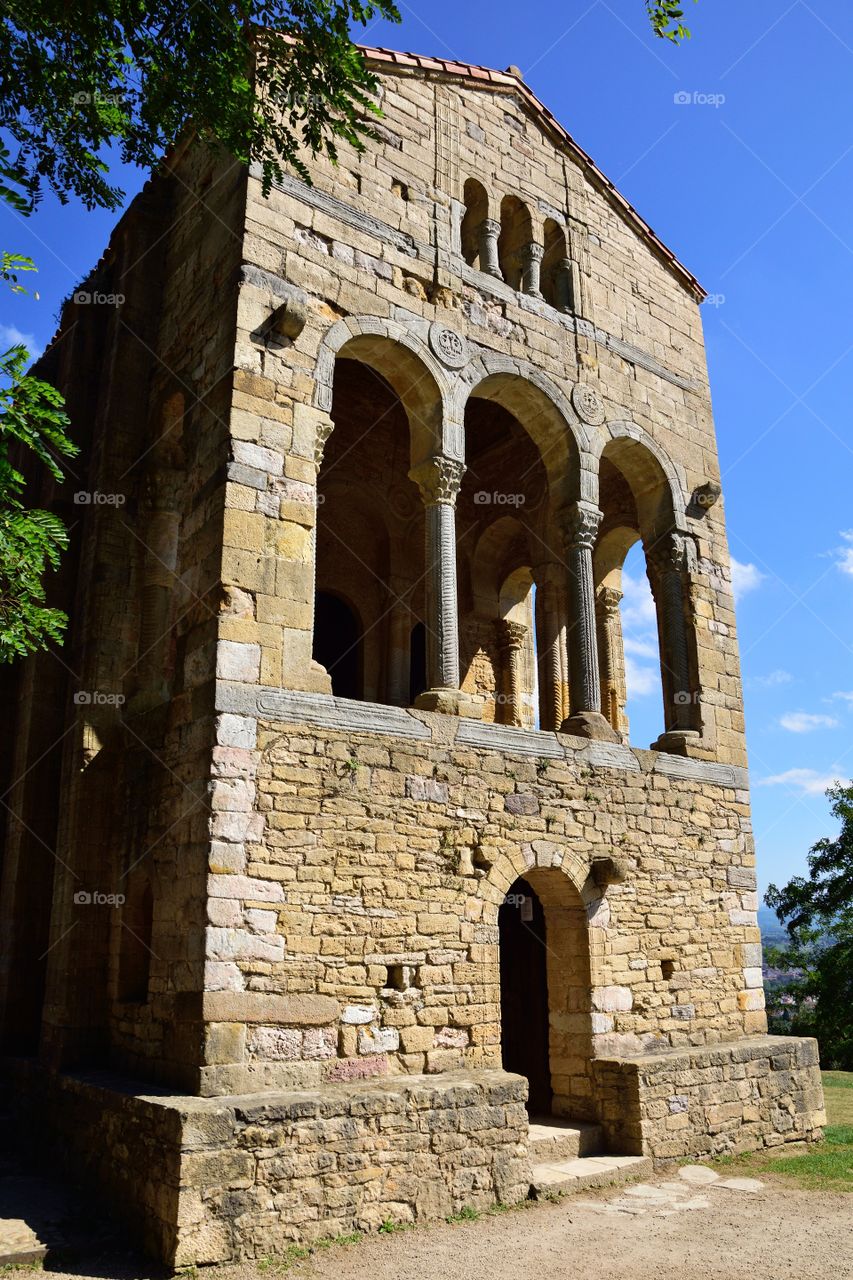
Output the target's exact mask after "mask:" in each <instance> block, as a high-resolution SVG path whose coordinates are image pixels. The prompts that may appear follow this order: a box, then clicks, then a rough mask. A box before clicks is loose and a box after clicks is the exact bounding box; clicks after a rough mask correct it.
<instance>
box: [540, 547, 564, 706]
mask: <svg viewBox="0 0 853 1280" xmlns="http://www.w3.org/2000/svg"><path fill="white" fill-rule="evenodd" d="M560 572H561V570H560V566H559V565H557V564H554V563H552V562H551V561H546V562H545V563H544V564H540V565H538V566H537V567H536V568H535V569H534V570H533V581H534V582H535V583H536V650H537V657H538V667H539V722H540V727H541V728H542V729H559V727H560V725H561V724H562V723H563V720H564V719H565V717H566V715H567V713H568V706H567V697H566V695H567V691H568V680H567V677H566V671H565V667H566V662H565V655H564V652H563V649H564V646H565V634H564V632H565V627H564V622H565V619H564V617H563V614H564V610H563V609H562V608H561V605H562V600H563V591H562V587H561V584H560V583H559V582H557V580H556V578H557V575H558V574H559V573H560Z"/></svg>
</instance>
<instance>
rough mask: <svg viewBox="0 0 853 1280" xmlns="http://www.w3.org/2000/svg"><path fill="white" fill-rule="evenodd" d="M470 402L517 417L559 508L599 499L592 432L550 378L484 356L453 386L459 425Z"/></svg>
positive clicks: (518, 362)
mask: <svg viewBox="0 0 853 1280" xmlns="http://www.w3.org/2000/svg"><path fill="white" fill-rule="evenodd" d="M508 365H509V366H510V367H509V368H508V367H507V366H508ZM469 399H480V400H493V401H494V402H495V403H496V404H499V405H501V406H502V408H504V409H506V410H507V411H508V412H509V413H511V414H512V415H513V416H514V417H515V418H516V419H517V421H518V422H519V423H520V424H521V426H522V427H523V428H524V430H525V431H526V432H527V434H528V436H529V437H530V439H531V440H532V441H533V443H534V444H535V445H536V447H537V449H538V450H539V455H540V458H541V460H542V465H543V467H544V468H545V473H546V475H547V478H548V487H549V492H550V496H551V499H552V501H554V502H555V503H556V505H557V506H559V505H561V504H563V503H567V502H572V501H575V500H577V499H579V498H584V499H586V500H588V501H595V500H596V499H597V497H598V476H597V471H596V469H595V465H594V459H593V457H592V454H593V449H592V441H591V439H590V436H589V432H588V430H587V428H586V427H585V426H584V424H583V423H581V422H580V421H579V419H578V417H577V415H576V414H575V413H574V411H573V410H572V408H571V406H570V404H569V401H568V400H567V398H566V397H565V396H564V395H563V394H562V392H561V391H560V390H559V389H558V388H557V387H556V386H555V385H554V384H553V383H552V382H551V381H550V379H549V378H546V377H545V376H544V375H543V374H542V373H540V372H539V371H538V370H536V369H534V368H533V367H532V366H530V365H528V364H526V362H525V361H521V360H512V361H508V360H507V359H506V358H505V357H503V356H498V355H493V354H483V356H482V357H481V358H480V360H478V361H477V362H476V364H475V365H472V366H470V367H469V369H468V370H466V372H465V376H464V377H463V378H460V379H459V381H458V382H457V384H456V387H455V388H454V407H453V412H454V416H455V417H458V418H459V420H460V421H464V412H465V406H466V404H467V402H468V400H469Z"/></svg>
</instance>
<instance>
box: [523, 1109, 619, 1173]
mask: <svg viewBox="0 0 853 1280" xmlns="http://www.w3.org/2000/svg"><path fill="white" fill-rule="evenodd" d="M603 1144H604V1140H603V1135H602V1132H601V1125H599V1124H584V1123H583V1122H582V1121H579V1120H563V1119H562V1118H561V1117H560V1116H543V1117H541V1118H540V1117H537V1116H534V1117H533V1118H532V1119H531V1121H530V1128H529V1133H528V1140H527V1145H528V1150H529V1152H530V1163H531V1164H551V1163H553V1162H554V1161H555V1160H568V1159H571V1158H573V1157H577V1156H594V1155H597V1154H598V1152H600V1151H601V1149H602V1146H603Z"/></svg>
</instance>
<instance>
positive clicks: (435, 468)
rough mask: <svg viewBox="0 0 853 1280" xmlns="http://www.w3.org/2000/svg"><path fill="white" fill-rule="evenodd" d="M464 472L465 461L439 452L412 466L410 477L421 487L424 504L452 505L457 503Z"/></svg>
mask: <svg viewBox="0 0 853 1280" xmlns="http://www.w3.org/2000/svg"><path fill="white" fill-rule="evenodd" d="M464 474H465V464H464V462H459V461H458V459H456V458H445V457H444V456H443V455H441V454H437V455H436V456H435V457H433V458H427V459H426V461H425V462H421V463H419V464H418V466H416V467H412V469H411V471H410V472H409V479H410V480H414V482H415V484H416V485H417V486H418V488H419V489H420V491H421V498H422V499H423V503H424V506H426V507H433V506H436V505H437V504H439V503H444V504H445V505H447V506H451V507H452V506H455V504H456V495H457V494H458V493H459V486H460V485H461V483H462V477H463V476H464Z"/></svg>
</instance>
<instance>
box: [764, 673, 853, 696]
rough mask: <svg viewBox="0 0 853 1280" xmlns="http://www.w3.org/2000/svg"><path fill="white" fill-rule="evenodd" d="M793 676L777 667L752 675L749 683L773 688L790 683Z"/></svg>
mask: <svg viewBox="0 0 853 1280" xmlns="http://www.w3.org/2000/svg"><path fill="white" fill-rule="evenodd" d="M793 678H794V677H793V676H792V675H791V673H790V671H783V670H782V669H781V667H779V668H777V669H776V670H775V671H768V672H767V675H766V676H752V677H751V678H750V681H749V683H750V684H753V685H758V687H759V688H760V689H775V688H777V687H778V686H779V685H780V684H790V683H791V681H792V680H793ZM851 696H853V695H851Z"/></svg>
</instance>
